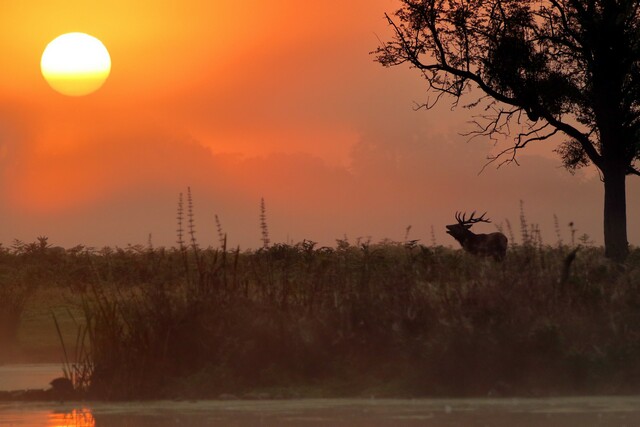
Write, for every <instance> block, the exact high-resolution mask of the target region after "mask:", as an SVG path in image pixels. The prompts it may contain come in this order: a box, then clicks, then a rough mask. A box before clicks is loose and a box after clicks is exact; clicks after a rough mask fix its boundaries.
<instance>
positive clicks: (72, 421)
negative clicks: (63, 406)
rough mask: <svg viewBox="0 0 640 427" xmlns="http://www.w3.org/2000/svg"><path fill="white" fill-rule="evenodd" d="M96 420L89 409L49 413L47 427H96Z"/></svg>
mask: <svg viewBox="0 0 640 427" xmlns="http://www.w3.org/2000/svg"><path fill="white" fill-rule="evenodd" d="M95 425H96V420H95V418H93V414H92V413H91V410H90V409H88V408H80V409H72V410H71V411H55V412H51V413H49V415H48V417H47V425H46V427H95Z"/></svg>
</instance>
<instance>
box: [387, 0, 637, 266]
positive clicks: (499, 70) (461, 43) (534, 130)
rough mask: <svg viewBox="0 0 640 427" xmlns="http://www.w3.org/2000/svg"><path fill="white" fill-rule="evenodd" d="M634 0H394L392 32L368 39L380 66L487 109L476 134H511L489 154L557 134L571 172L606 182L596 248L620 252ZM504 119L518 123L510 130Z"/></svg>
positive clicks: (632, 85)
mask: <svg viewBox="0 0 640 427" xmlns="http://www.w3.org/2000/svg"><path fill="white" fill-rule="evenodd" d="M639 9H640V2H639V1H638V0H536V1H533V0H402V6H401V8H400V9H399V10H398V11H397V12H396V13H395V17H393V18H392V17H390V16H387V19H388V21H389V24H390V25H391V27H392V28H393V30H394V32H395V34H394V37H393V39H392V40H391V41H389V42H386V43H384V44H383V45H382V46H380V47H379V48H378V49H377V50H376V52H375V53H376V55H377V60H378V61H379V62H380V63H382V64H383V65H385V66H394V65H400V64H404V63H408V64H410V65H411V66H412V67H414V68H417V69H418V70H419V71H420V72H421V73H422V75H423V76H424V78H425V79H426V81H427V84H428V87H429V89H430V90H432V91H434V92H435V93H436V94H437V96H436V97H435V101H434V102H432V103H429V102H428V103H427V104H425V105H424V107H426V108H430V107H432V106H433V105H434V104H435V102H437V101H438V100H439V99H440V98H441V97H442V95H450V96H452V97H453V102H454V105H456V104H457V103H458V101H459V100H460V97H461V96H462V95H463V94H465V93H467V92H469V91H470V90H471V89H475V88H478V89H480V90H481V91H482V92H483V93H482V94H481V95H480V96H478V97H477V98H474V102H471V103H470V104H469V106H483V107H485V109H484V110H483V113H482V115H481V117H482V118H483V120H477V121H476V123H477V124H478V126H479V127H478V128H477V129H476V130H475V131H474V133H475V134H476V135H484V136H487V137H492V138H493V137H498V136H501V135H502V136H504V135H507V134H511V135H515V136H514V142H513V144H510V146H509V148H507V149H506V150H504V151H502V152H500V153H499V154H497V155H495V156H493V157H490V160H491V161H495V160H499V161H500V164H501V163H504V162H510V161H515V160H516V154H517V153H518V151H519V150H520V149H522V148H524V147H525V146H527V145H528V144H529V143H531V142H535V141H544V140H547V139H549V138H551V137H552V136H554V135H556V134H564V135H565V136H566V140H565V141H564V142H562V143H560V144H559V146H558V148H557V150H556V151H557V152H558V153H559V154H560V156H562V159H563V162H564V165H565V167H566V168H568V169H569V170H570V171H572V172H573V171H575V169H577V168H579V167H583V166H586V165H588V164H590V163H593V164H594V165H595V166H596V167H597V168H598V169H599V171H600V176H601V178H602V181H603V182H604V194H605V195H604V241H605V248H606V254H607V256H608V257H610V258H612V259H614V260H618V261H621V260H624V259H625V257H626V256H627V254H628V251H629V249H628V243H627V219H626V195H625V185H626V176H627V175H631V174H634V175H640V171H639V170H638V167H637V165H638V161H639V160H640V143H639V137H640V11H639ZM513 129H517V130H516V131H513Z"/></svg>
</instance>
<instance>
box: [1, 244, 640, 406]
mask: <svg viewBox="0 0 640 427" xmlns="http://www.w3.org/2000/svg"><path fill="white" fill-rule="evenodd" d="M571 253H572V248H568V247H564V246H561V247H554V248H552V247H541V246H539V245H538V246H535V245H525V246H515V247H512V248H511V249H510V250H509V253H508V255H507V258H506V259H505V261H504V262H502V263H497V262H494V261H492V260H488V259H482V258H476V257H472V256H469V255H467V254H465V253H463V252H461V251H453V250H449V249H446V248H441V247H431V248H428V247H424V246H420V245H415V244H408V245H404V244H397V243H385V244H379V245H374V244H365V245H358V246H355V245H350V244H348V243H347V242H345V241H340V242H338V245H337V246H336V247H335V248H317V247H316V246H315V245H314V244H313V243H311V242H306V241H305V242H302V243H300V244H297V245H281V244H278V245H273V246H270V247H268V248H263V249H260V250H257V251H251V252H239V251H227V250H224V249H207V250H202V249H198V248H197V247H196V246H194V247H192V248H190V249H186V248H183V249H162V248H161V249H150V248H143V247H130V248H127V249H119V250H109V249H105V250H102V251H98V252H96V251H89V250H86V249H82V248H79V249H78V250H77V251H76V252H71V253H66V254H64V256H62V258H60V259H59V260H58V262H56V263H55V264H51V265H52V266H53V265H55V268H56V270H55V272H53V273H52V272H50V271H49V270H47V269H46V268H45V267H43V266H46V265H48V264H46V263H44V262H42V259H38V258H37V257H38V256H40V257H45V256H50V255H51V254H48V253H45V252H44V251H43V252H42V253H41V254H40V255H38V253H37V251H36V252H34V253H21V254H15V253H11V254H9V253H5V254H4V255H3V256H5V257H10V256H12V257H21V258H20V260H21V261H20V262H24V263H26V264H28V260H29V257H31V258H32V260H35V261H37V265H39V266H40V267H39V268H42V269H44V270H43V271H41V272H40V273H38V274H43V275H46V274H52V276H53V277H56V280H57V281H58V282H61V283H64V284H65V286H67V287H69V288H70V289H72V290H73V292H74V294H75V296H76V298H77V299H76V301H78V307H79V308H80V309H81V312H82V313H83V316H84V323H83V324H84V325H85V326H83V327H82V328H81V329H80V331H79V332H80V335H83V336H84V334H85V333H86V339H84V341H83V339H82V338H79V339H78V340H77V343H82V342H86V343H87V345H86V346H84V347H82V348H80V349H77V348H73V343H67V347H68V348H67V352H68V354H69V355H74V356H69V358H70V359H71V360H70V365H69V366H70V370H73V369H72V368H73V362H74V361H76V362H78V363H83V365H82V369H78V370H77V371H76V372H82V373H83V374H82V375H83V378H75V379H74V380H75V381H76V382H77V384H78V386H81V387H82V388H83V389H84V392H86V393H87V394H88V395H89V396H91V397H94V398H100V399H131V398H161V397H162V398H164V397H217V396H219V395H220V394H223V393H228V394H234V395H242V394H246V393H251V392H253V393H256V392H267V393H269V395H270V396H272V397H274V396H283V397H287V396H295V395H304V396H363V395H364V396H369V395H376V396H472V395H474V396H477V395H479V396H486V395H488V394H493V395H550V394H554V395H555V394H581V393H599V394H600V393H635V392H639V391H640V250H639V249H634V250H632V253H631V256H630V257H629V259H628V261H627V263H626V264H625V265H616V264H612V263H610V262H609V261H608V260H606V258H604V256H603V254H602V250H601V249H599V248H589V247H586V248H582V249H581V250H579V251H578V252H577V254H575V255H576V256H575V260H573V261H572V262H570V260H571ZM58 255H60V254H58ZM58 255H56V256H58ZM9 259H10V258H5V262H8V260H9ZM11 259H13V258H11ZM16 259H17V258H16ZM16 259H13V261H12V262H17V261H16ZM61 266H62V267H61ZM52 268H53V267H52ZM47 271H49V273H47ZM47 277H48V276H47ZM76 345H77V344H76ZM87 366H89V367H90V369H87V368H86V367H87Z"/></svg>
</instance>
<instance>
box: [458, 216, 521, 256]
mask: <svg viewBox="0 0 640 427" xmlns="http://www.w3.org/2000/svg"><path fill="white" fill-rule="evenodd" d="M485 214H486V212H485ZM485 214H482V216H481V217H480V218H474V215H475V211H474V212H473V213H472V214H471V218H469V219H466V214H465V215H463V216H462V217H460V214H458V213H456V219H457V220H458V223H457V224H451V225H447V234H450V235H451V236H452V237H453V238H454V239H456V240H457V241H458V243H460V245H461V246H462V248H463V249H464V250H465V251H467V252H469V253H471V254H474V255H483V256H492V257H494V258H495V259H496V260H502V259H503V258H504V257H505V255H506V254H507V245H508V240H507V236H505V235H504V234H502V233H497V232H496V233H489V234H475V233H474V232H473V231H471V230H470V228H471V226H472V225H473V224H475V223H476V222H491V221H489V220H488V219H484V215H485Z"/></svg>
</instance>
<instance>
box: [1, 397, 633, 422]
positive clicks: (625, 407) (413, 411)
mask: <svg viewBox="0 0 640 427" xmlns="http://www.w3.org/2000/svg"><path fill="white" fill-rule="evenodd" d="M5 425H7V426H12V427H152V426H153V427H170V426H172V427H174V426H190V427H206V426H225V427H226V426H232V427H249V426H281V425H286V426H288V427H311V426H313V427H329V426H331V427H364V426H369V427H391V426H393V427H417V426H425V425H428V426H430V427H452V426H495V427H507V426H508V427H512V426H518V427H534V426H535V427H556V426H557V427H559V426H563V427H565V426H581V427H595V426H622V425H626V426H631V425H640V398H638V397H613V398H601V397H594V398H559V399H520V400H518V399H502V400H500V399H459V400H439V399H432V400H429V399H422V400H375V399H367V400H363V399H360V400H358V399H355V400H351V399H327V400H290V401H230V402H223V401H201V402H132V403H87V404H85V405H77V406H74V405H70V404H53V405H52V404H50V403H48V404H45V403H40V404H35V403H30V404H27V403H21V404H20V403H11V404H8V403H7V404H0V426H5Z"/></svg>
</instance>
